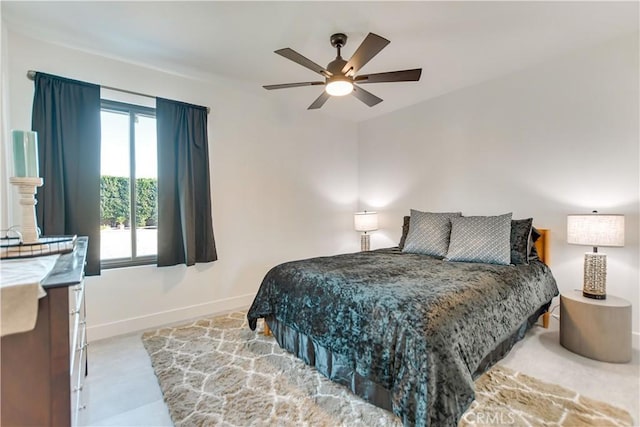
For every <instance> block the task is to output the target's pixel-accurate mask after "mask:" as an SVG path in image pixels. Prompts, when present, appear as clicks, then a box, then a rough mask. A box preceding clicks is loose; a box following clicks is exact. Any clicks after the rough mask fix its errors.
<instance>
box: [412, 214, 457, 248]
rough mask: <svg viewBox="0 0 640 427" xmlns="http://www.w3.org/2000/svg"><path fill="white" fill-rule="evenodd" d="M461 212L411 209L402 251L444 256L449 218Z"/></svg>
mask: <svg viewBox="0 0 640 427" xmlns="http://www.w3.org/2000/svg"><path fill="white" fill-rule="evenodd" d="M461 215H462V213H461V212H443V213H431V212H420V211H416V210H413V209H411V219H410V220H409V233H408V234H407V240H406V241H405V243H404V248H402V252H408V253H413V254H423V255H432V256H439V257H444V256H445V255H446V254H447V249H448V248H449V237H450V234H451V218H454V217H459V216H461Z"/></svg>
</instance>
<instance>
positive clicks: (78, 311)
mask: <svg viewBox="0 0 640 427" xmlns="http://www.w3.org/2000/svg"><path fill="white" fill-rule="evenodd" d="M78 313H80V310H71V311H70V312H69V316H73V315H74V314H78Z"/></svg>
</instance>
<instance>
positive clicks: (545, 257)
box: [535, 228, 551, 265]
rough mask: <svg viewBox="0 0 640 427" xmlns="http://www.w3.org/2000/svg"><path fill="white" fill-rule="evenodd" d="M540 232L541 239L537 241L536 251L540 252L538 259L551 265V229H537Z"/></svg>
mask: <svg viewBox="0 0 640 427" xmlns="http://www.w3.org/2000/svg"><path fill="white" fill-rule="evenodd" d="M536 230H538V231H539V232H540V238H538V240H536V243H535V245H536V250H537V251H538V257H539V258H540V261H542V262H544V263H545V264H547V265H549V262H550V261H551V260H550V256H549V255H550V254H549V229H548V228H536Z"/></svg>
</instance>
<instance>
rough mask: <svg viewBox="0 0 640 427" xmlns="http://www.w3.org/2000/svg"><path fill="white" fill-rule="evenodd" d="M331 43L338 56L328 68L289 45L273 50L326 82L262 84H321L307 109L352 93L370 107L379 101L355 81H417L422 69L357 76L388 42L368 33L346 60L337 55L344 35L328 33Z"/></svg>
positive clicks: (285, 85)
mask: <svg viewBox="0 0 640 427" xmlns="http://www.w3.org/2000/svg"><path fill="white" fill-rule="evenodd" d="M330 40H331V46H333V47H335V48H336V49H338V56H337V57H336V59H334V60H333V61H331V62H329V64H328V65H327V68H324V67H321V66H320V65H318V64H316V63H315V62H313V61H311V60H310V59H308V58H305V57H304V56H302V55H300V54H299V53H298V52H296V51H295V50H293V49H291V48H288V47H286V48H284V49H279V50H276V51H275V53H277V54H278V55H281V56H284V57H285V58H287V59H290V60H292V61H293V62H296V63H298V64H300V65H302V66H303V67H305V68H308V69H310V70H311V71H315V72H316V73H318V74H320V75H321V76H323V77H324V78H325V81H315V82H301V83H285V84H279V85H266V86H263V87H264V88H265V89H267V90H272V89H285V88H290V87H302V86H324V92H322V94H321V95H320V96H319V97H318V98H317V99H316V100H315V101H313V103H312V104H311V105H310V106H309V108H307V109H308V110H315V109H317V108H320V107H322V106H323V105H324V103H325V102H327V99H329V97H331V96H344V95H349V94H352V95H353V96H355V97H356V98H358V99H359V100H360V101H362V102H364V103H365V104H367V105H368V106H369V107H373V106H374V105H376V104H378V103H380V102H382V99H381V98H378V97H377V96H375V95H374V94H372V93H371V92H368V91H366V90H364V89H362V88H361V87H359V86H357V85H356V84H364V83H387V82H413V81H418V80H420V74H421V73H422V68H416V69H413V70H402V71H389V72H386V73H376V74H362V75H356V74H357V73H358V71H359V70H360V68H362V67H363V66H364V65H365V64H366V63H367V62H369V61H370V60H371V58H373V57H374V56H376V55H377V54H378V53H379V52H380V51H381V50H382V49H384V47H385V46H386V45H388V44H389V43H391V42H390V41H389V40H387V39H385V38H384V37H380V36H379V35H377V34H373V33H369V34H368V35H367V37H366V38H365V39H364V41H363V42H362V43H361V44H360V46H359V47H358V49H356V51H355V53H354V54H353V56H352V57H351V59H349V60H348V61H345V60H344V59H342V57H341V56H340V49H341V48H342V47H344V45H345V44H346V43H347V36H346V35H345V34H343V33H337V34H333V35H332V36H331V39H330Z"/></svg>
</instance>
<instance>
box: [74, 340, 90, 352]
mask: <svg viewBox="0 0 640 427" xmlns="http://www.w3.org/2000/svg"><path fill="white" fill-rule="evenodd" d="M88 345H89V343H88V342H86V343H84V344H83V345H81V346H79V347H78V348H76V351H82V350H84V349H85V348H87V346H88Z"/></svg>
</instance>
